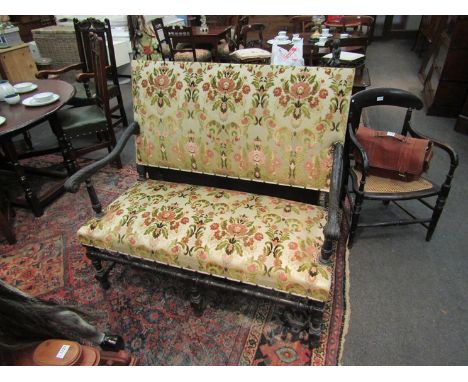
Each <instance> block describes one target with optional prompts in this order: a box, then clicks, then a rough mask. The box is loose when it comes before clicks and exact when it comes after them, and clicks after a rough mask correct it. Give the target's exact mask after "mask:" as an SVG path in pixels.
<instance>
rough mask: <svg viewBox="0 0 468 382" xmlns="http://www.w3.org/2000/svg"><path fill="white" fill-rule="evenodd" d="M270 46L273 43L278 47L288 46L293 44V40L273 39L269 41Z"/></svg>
mask: <svg viewBox="0 0 468 382" xmlns="http://www.w3.org/2000/svg"><path fill="white" fill-rule="evenodd" d="M267 42H268V44H270V45H273V43H276V44H277V45H286V44H291V40H278V39H272V40H268V41H267Z"/></svg>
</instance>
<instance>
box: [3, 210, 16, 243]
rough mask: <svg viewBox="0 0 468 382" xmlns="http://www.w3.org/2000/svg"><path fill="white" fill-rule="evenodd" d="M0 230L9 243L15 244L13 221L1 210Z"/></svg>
mask: <svg viewBox="0 0 468 382" xmlns="http://www.w3.org/2000/svg"><path fill="white" fill-rule="evenodd" d="M0 232H2V233H3V235H4V236H5V237H6V239H7V242H8V244H15V243H16V237H15V233H14V231H13V222H12V221H9V220H8V216H7V215H6V214H3V212H1V211H0Z"/></svg>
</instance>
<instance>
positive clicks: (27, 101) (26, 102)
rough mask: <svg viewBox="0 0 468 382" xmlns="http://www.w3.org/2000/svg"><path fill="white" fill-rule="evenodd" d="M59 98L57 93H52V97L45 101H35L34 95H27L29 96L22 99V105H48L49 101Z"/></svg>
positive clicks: (52, 101)
mask: <svg viewBox="0 0 468 382" xmlns="http://www.w3.org/2000/svg"><path fill="white" fill-rule="evenodd" d="M59 98H60V96H59V95H58V94H54V95H53V97H52V99H50V100H48V101H45V102H37V101H36V100H35V99H34V97H29V98H26V99H24V100H23V102H22V104H23V105H24V106H31V107H34V106H45V105H50V104H51V103H54V102H56V101H58V99H59Z"/></svg>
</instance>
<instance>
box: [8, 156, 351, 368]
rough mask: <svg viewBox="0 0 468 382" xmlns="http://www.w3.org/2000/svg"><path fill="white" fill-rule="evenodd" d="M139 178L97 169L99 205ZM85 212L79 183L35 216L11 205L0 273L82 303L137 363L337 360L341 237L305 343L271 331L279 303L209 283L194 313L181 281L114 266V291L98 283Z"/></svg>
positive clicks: (341, 322)
mask: <svg viewBox="0 0 468 382" xmlns="http://www.w3.org/2000/svg"><path fill="white" fill-rule="evenodd" d="M50 158H52V157H50ZM50 158H49V159H48V160H51V159H50ZM136 177H137V176H136V171H135V170H134V168H132V167H129V166H126V167H125V168H124V169H123V170H120V171H119V170H117V169H116V168H113V167H107V168H105V169H103V170H102V171H101V172H100V173H99V174H98V175H97V176H95V177H94V178H93V181H94V184H95V187H96V190H97V192H98V195H99V197H100V199H101V202H102V203H103V205H107V204H108V203H109V202H111V201H112V200H113V199H115V198H116V197H117V196H118V195H119V194H120V193H121V192H122V191H123V190H125V189H126V188H127V187H129V186H130V185H131V184H133V183H134V182H135V180H136ZM90 217H92V210H91V208H90V203H89V199H88V197H87V193H86V190H85V188H84V187H82V188H81V190H80V192H79V193H77V194H66V195H63V196H62V197H61V198H60V199H58V200H57V201H55V202H54V203H53V204H52V205H50V206H49V207H48V208H47V209H46V212H45V214H44V215H43V216H42V217H40V218H34V217H33V215H32V214H31V213H30V212H28V211H25V210H22V209H17V216H16V222H15V229H16V236H17V239H18V243H17V244H16V245H8V244H7V243H6V242H5V241H2V240H3V239H0V277H1V278H2V279H3V280H4V281H6V282H7V283H9V284H11V285H14V286H16V287H18V288H19V289H21V290H23V291H25V292H27V293H30V294H32V295H35V296H38V297H41V298H42V299H46V300H53V301H55V302H57V303H67V304H74V305H80V306H85V307H86V308H89V310H90V311H92V312H94V317H93V318H92V320H91V321H92V322H93V323H94V324H95V325H97V326H98V327H99V328H100V329H102V330H105V331H108V332H112V333H119V334H121V335H122V336H123V337H124V339H125V341H126V346H127V350H129V351H131V352H132V353H133V354H134V355H135V356H137V357H138V358H139V363H140V364H141V365H336V364H338V363H339V357H340V352H341V347H342V337H343V335H344V331H345V330H344V328H345V326H346V325H345V321H346V317H345V316H346V304H347V302H346V276H347V275H346V268H347V258H346V256H347V252H346V244H345V243H344V242H341V243H339V244H338V248H337V256H336V261H335V271H334V279H333V284H332V292H331V297H332V298H330V300H329V301H328V302H327V304H326V310H325V315H324V316H325V317H324V325H323V330H322V333H323V335H322V337H321V340H320V345H319V347H318V348H315V349H312V350H311V349H309V348H308V346H307V345H305V344H303V343H302V342H301V341H299V338H295V336H293V335H291V334H288V335H287V336H286V338H283V339H282V338H281V336H280V335H279V334H277V333H280V332H281V326H282V325H283V324H282V321H281V319H280V313H281V310H282V309H283V308H282V306H280V305H275V304H272V303H269V302H265V301H262V300H254V299H251V298H248V297H246V296H243V295H239V294H233V293H226V292H221V291H219V290H211V291H209V295H208V296H207V302H208V306H207V308H206V310H205V312H204V314H203V315H202V316H201V317H196V316H194V315H193V314H192V312H191V307H190V305H189V302H188V298H187V297H188V296H187V295H186V288H185V285H184V283H183V282H181V281H179V280H173V279H170V278H168V277H163V276H160V275H155V274H152V273H150V272H148V271H143V270H140V269H133V268H124V267H123V266H119V265H118V266H116V267H115V268H114V270H113V271H112V272H111V276H110V282H111V285H112V287H111V289H110V290H108V291H103V290H102V289H101V288H100V287H99V286H98V283H97V282H96V281H95V280H94V277H93V271H92V267H91V264H90V262H89V260H88V259H87V258H86V257H85V255H84V250H83V249H82V248H81V246H80V245H79V244H78V242H77V240H76V231H77V230H78V228H79V227H80V226H81V224H82V223H84V222H85V221H86V220H87V219H88V218H90ZM343 229H347V227H344V228H343ZM343 236H346V235H343Z"/></svg>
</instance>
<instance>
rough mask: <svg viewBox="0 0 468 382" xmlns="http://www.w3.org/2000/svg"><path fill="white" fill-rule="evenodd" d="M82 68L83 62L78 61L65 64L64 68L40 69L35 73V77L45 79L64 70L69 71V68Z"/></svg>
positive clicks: (64, 71)
mask: <svg viewBox="0 0 468 382" xmlns="http://www.w3.org/2000/svg"><path fill="white" fill-rule="evenodd" d="M82 68H83V64H82V63H81V62H80V63H79V64H73V65H69V66H65V67H64V68H60V69H53V70H52V69H50V70H40V71H39V72H37V73H36V78H38V79H41V80H43V79H47V78H48V77H49V76H52V75H54V76H57V75H60V74H63V73H66V72H69V71H70V70H81V69H82Z"/></svg>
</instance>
